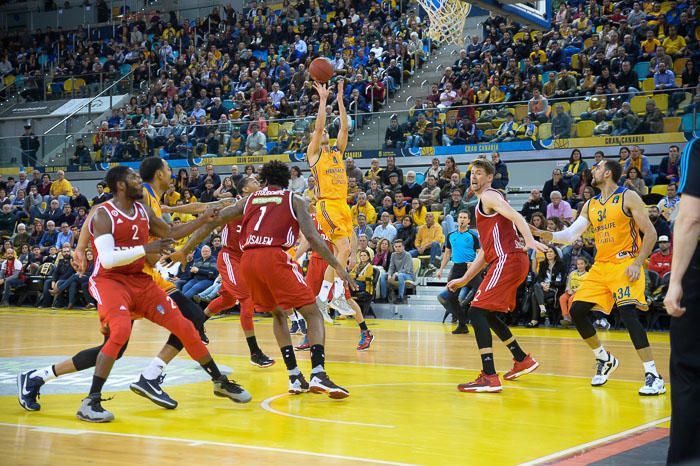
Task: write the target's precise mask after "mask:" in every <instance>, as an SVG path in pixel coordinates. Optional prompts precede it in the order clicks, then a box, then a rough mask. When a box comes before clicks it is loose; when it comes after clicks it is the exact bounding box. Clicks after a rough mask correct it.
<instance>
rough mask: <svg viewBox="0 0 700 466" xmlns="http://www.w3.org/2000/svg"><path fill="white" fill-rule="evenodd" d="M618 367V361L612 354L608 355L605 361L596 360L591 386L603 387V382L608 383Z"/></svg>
mask: <svg viewBox="0 0 700 466" xmlns="http://www.w3.org/2000/svg"><path fill="white" fill-rule="evenodd" d="M619 365H620V361H618V360H617V358H616V357H615V356H613V355H612V353H608V359H607V361H603V360H602V359H596V368H595V375H594V376H593V379H591V385H593V386H594V387H600V386H601V385H605V382H607V381H608V378H609V377H610V376H611V375H612V373H613V372H615V371H616V370H617V367H618V366H619Z"/></svg>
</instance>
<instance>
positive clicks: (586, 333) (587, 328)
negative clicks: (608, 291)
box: [569, 301, 595, 340]
mask: <svg viewBox="0 0 700 466" xmlns="http://www.w3.org/2000/svg"><path fill="white" fill-rule="evenodd" d="M593 306H594V304H593V303H587V302H583V301H574V303H573V304H572V305H571V310H570V311H569V315H570V316H571V320H572V321H573V322H574V325H576V330H578V333H579V335H581V338H583V339H584V340H586V339H588V338H591V337H592V336H593V335H595V328H594V327H593V324H592V323H591V319H590V318H589V317H588V315H589V314H590V312H591V310H592V309H593Z"/></svg>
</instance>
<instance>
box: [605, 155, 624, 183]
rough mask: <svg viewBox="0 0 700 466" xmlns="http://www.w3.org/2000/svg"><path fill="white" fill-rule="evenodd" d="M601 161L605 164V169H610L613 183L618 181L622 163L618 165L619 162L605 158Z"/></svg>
mask: <svg viewBox="0 0 700 466" xmlns="http://www.w3.org/2000/svg"><path fill="white" fill-rule="evenodd" d="M603 163H604V164H605V169H606V170H610V173H611V175H612V179H613V181H614V182H615V183H617V182H618V181H620V177H621V176H622V165H620V162H618V161H617V160H610V159H606V160H605V161H604V162H603Z"/></svg>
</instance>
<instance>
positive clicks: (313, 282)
mask: <svg viewBox="0 0 700 466" xmlns="http://www.w3.org/2000/svg"><path fill="white" fill-rule="evenodd" d="M326 268H328V262H326V261H325V260H324V259H323V258H322V257H319V256H317V255H315V254H311V258H310V259H309V266H308V268H307V269H306V284H307V285H309V288H311V291H313V292H314V293H315V294H317V295H318V293H319V291H321V285H323V275H324V274H325V273H326ZM328 294H329V296H332V294H333V289H332V288H331V291H330V292H329V293H328ZM350 298H352V295H351V294H350V290H348V289H347V288H345V299H350Z"/></svg>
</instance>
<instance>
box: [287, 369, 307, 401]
mask: <svg viewBox="0 0 700 466" xmlns="http://www.w3.org/2000/svg"><path fill="white" fill-rule="evenodd" d="M288 391H289V393H291V394H292V395H299V394H301V393H306V392H308V391H309V382H307V381H306V379H305V378H304V374H302V373H301V372H299V373H298V374H296V375H290V376H289V390H288Z"/></svg>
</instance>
